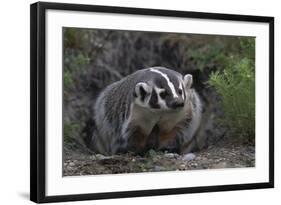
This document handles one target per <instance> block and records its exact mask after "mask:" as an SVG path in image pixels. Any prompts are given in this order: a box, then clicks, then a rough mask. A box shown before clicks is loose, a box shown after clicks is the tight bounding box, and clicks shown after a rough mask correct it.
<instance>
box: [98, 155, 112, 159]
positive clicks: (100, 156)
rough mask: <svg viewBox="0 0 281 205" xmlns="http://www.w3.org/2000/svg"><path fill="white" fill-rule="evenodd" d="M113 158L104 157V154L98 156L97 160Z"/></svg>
mask: <svg viewBox="0 0 281 205" xmlns="http://www.w3.org/2000/svg"><path fill="white" fill-rule="evenodd" d="M110 158H111V157H107V156H104V155H102V154H96V159H98V160H103V159H110Z"/></svg>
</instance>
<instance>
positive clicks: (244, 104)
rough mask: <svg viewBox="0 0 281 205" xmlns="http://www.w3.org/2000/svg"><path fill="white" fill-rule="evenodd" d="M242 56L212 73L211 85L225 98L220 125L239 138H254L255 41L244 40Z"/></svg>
mask: <svg viewBox="0 0 281 205" xmlns="http://www.w3.org/2000/svg"><path fill="white" fill-rule="evenodd" d="M240 46H241V52H240V54H236V55H230V56H225V57H224V63H223V65H224V69H223V70H218V71H216V72H213V73H212V74H211V75H210V79H209V81H208V83H209V85H211V86H213V87H214V88H215V89H216V91H217V92H218V93H219V95H220V96H221V97H222V102H221V103H222V108H223V110H224V117H223V118H222V119H221V123H222V124H223V125H225V126H227V127H228V128H229V129H230V131H232V132H234V133H236V134H238V136H240V138H242V139H244V140H247V141H254V137H255V58H254V56H255V49H254V48H255V41H254V39H253V38H243V39H241V41H240Z"/></svg>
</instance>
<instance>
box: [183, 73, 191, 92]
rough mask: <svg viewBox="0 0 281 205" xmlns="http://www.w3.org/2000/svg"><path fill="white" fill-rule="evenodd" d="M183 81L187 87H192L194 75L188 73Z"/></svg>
mask: <svg viewBox="0 0 281 205" xmlns="http://www.w3.org/2000/svg"><path fill="white" fill-rule="evenodd" d="M183 82H184V85H185V87H186V88H187V89H189V88H191V85H192V83H193V78H192V75H190V74H186V75H185V76H184V77H183Z"/></svg>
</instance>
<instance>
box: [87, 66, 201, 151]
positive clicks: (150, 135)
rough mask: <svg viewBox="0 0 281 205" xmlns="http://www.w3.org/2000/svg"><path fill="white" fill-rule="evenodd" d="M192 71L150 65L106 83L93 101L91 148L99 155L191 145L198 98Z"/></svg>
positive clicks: (188, 148)
mask: <svg viewBox="0 0 281 205" xmlns="http://www.w3.org/2000/svg"><path fill="white" fill-rule="evenodd" d="M191 85H192V75H190V74H187V75H185V76H182V75H181V74H180V73H178V72H176V71H173V70H170V69H167V68H164V67H152V68H147V69H142V70H138V71H136V72H135V73H133V74H131V75H128V76H127V77H125V78H123V79H121V80H120V81H117V82H115V83H112V84H110V85H109V86H107V87H106V88H105V89H104V90H103V91H102V92H101V94H100V95H99V97H98V98H97V100H96V103H95V106H94V113H95V116H94V120H95V125H96V131H95V133H94V135H93V137H92V140H91V148H92V149H93V150H94V151H95V152H98V153H101V154H104V155H112V154H116V153H118V152H127V151H132V152H135V153H143V152H144V151H146V150H147V149H148V148H149V147H153V148H155V149H165V147H168V146H169V145H170V144H171V143H172V144H176V147H177V150H178V152H180V153H188V152H191V151H192V150H193V149H194V148H195V147H196V140H195V138H194V136H195V133H196V131H197V129H198V127H199V125H200V120H201V102H200V99H199V97H198V95H197V93H196V92H195V90H194V89H192V88H191Z"/></svg>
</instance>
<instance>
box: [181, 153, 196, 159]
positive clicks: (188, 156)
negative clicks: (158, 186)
mask: <svg viewBox="0 0 281 205" xmlns="http://www.w3.org/2000/svg"><path fill="white" fill-rule="evenodd" d="M195 157H196V155H195V154H193V153H188V154H186V155H184V156H183V157H182V160H183V161H191V160H194V159H195Z"/></svg>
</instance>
